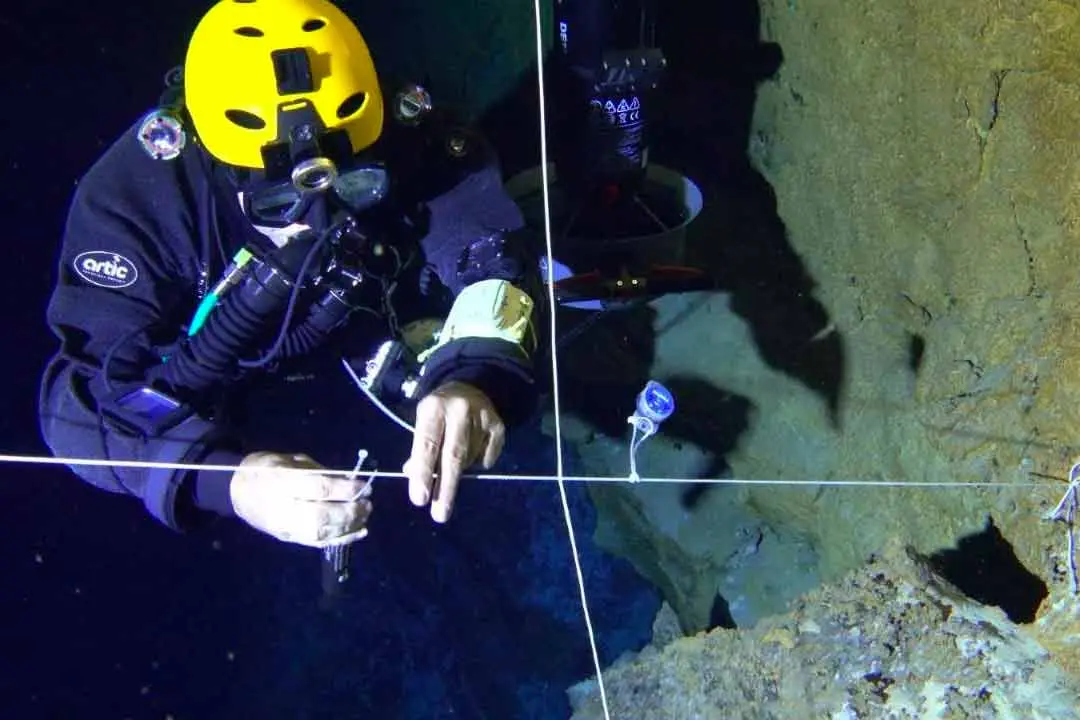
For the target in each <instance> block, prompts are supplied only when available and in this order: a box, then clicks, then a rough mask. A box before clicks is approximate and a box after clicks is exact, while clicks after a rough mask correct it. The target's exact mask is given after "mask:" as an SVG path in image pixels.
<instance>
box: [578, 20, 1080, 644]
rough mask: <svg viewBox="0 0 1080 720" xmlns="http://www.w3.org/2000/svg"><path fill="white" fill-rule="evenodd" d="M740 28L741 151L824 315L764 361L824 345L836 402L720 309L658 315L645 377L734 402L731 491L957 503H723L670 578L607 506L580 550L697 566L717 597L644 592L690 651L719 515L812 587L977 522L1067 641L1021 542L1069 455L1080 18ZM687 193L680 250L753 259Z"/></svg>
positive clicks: (810, 498) (631, 502)
mask: <svg viewBox="0 0 1080 720" xmlns="http://www.w3.org/2000/svg"><path fill="white" fill-rule="evenodd" d="M760 9H761V19H760V20H761V22H760V26H761V27H760V33H761V41H762V42H763V43H771V44H774V45H775V46H776V47H778V48H779V49H780V51H781V52H782V62H781V63H780V64H779V68H778V70H777V71H776V72H775V73H774V74H773V75H772V76H771V77H770V78H769V79H767V80H764V81H763V82H761V83H760V84H759V85H758V86H757V91H756V97H755V101H754V104H753V116H752V122H751V129H750V135H749V137H748V138H747V141H746V148H745V150H746V152H747V153H748V155H749V159H750V163H751V165H752V168H753V173H755V174H756V175H757V176H759V177H760V179H761V180H763V181H764V183H766V184H767V186H768V188H769V189H770V191H771V193H772V195H773V196H774V200H775V216H776V220H777V222H778V223H779V224H780V225H781V226H782V234H783V240H784V242H785V243H786V244H787V245H788V246H789V249H790V252H791V253H792V255H793V256H794V257H795V258H797V262H798V263H801V265H802V269H803V270H804V271H805V274H806V275H807V276H808V277H809V278H810V279H811V283H810V286H809V287H808V289H807V290H806V292H805V293H803V292H802V291H799V292H798V293H796V294H797V295H800V296H801V295H806V296H807V297H812V298H813V300H814V301H815V302H816V303H819V304H820V307H821V308H822V309H823V310H824V313H825V315H826V317H825V318H823V319H822V326H821V327H820V328H818V329H816V330H815V331H813V332H812V334H811V333H808V334H807V336H806V337H805V338H803V340H802V341H800V342H801V344H798V343H795V344H791V345H790V346H789V347H788V350H789V351H791V352H792V354H794V355H799V354H800V353H801V354H802V355H803V356H804V357H803V358H802V359H803V360H805V359H806V358H808V357H809V356H810V355H812V354H813V353H814V352H815V351H816V350H815V348H819V347H820V346H821V344H822V343H823V342H826V341H827V342H830V343H832V344H834V345H836V346H837V347H838V348H839V349H840V351H841V353H840V355H841V360H842V363H841V365H840V373H839V383H838V393H837V396H836V398H835V405H832V406H831V405H830V403H828V402H825V401H824V400H823V398H822V395H821V393H820V391H819V390H820V389H819V388H815V387H813V383H812V382H808V381H807V378H806V377H798V376H797V373H793V372H791V371H790V370H791V366H795V365H798V364H799V360H800V358H798V357H795V358H794V359H793V360H792V363H790V366H789V367H786V368H785V367H778V365H777V363H776V362H773V361H770V359H769V358H768V357H766V355H767V353H765V349H766V348H765V345H764V344H763V333H762V332H761V330H760V327H755V326H754V323H753V322H752V318H749V317H748V313H747V312H746V310H745V308H742V309H741V310H740V304H742V305H745V304H746V300H745V298H742V299H740V297H739V295H738V293H737V292H736V293H734V294H725V293H719V294H714V295H711V296H707V297H688V296H682V297H667V298H663V299H661V300H660V301H658V302H656V303H655V305H654V307H655V317H654V318H653V321H652V328H653V330H654V331H655V334H656V348H655V352H654V355H653V357H651V358H650V363H651V364H650V374H651V376H652V377H658V378H671V377H680V378H687V377H690V378H697V379H702V380H704V381H707V382H708V383H709V384H710V385H712V386H714V387H716V388H720V389H723V390H724V391H725V392H728V393H730V394H731V396H732V397H734V398H736V399H737V400H738V401H739V402H740V403H741V404H742V405H743V406H745V407H744V409H743V410H742V411H741V412H743V413H744V415H745V427H744V428H743V429H741V431H740V432H739V433H738V437H737V440H736V441H735V442H733V443H732V444H731V446H730V447H727V448H725V449H724V452H723V455H724V461H725V462H726V464H727V466H728V468H729V470H730V472H729V475H730V476H733V477H735V478H748V479H781V480H830V479H831V480H844V481H866V482H875V481H877V482H884V483H890V484H892V483H905V482H922V483H931V482H939V483H966V484H968V485H967V486H965V487H961V488H956V487H942V488H926V487H924V488H893V487H885V486H878V487H873V486H870V487H867V486H841V487H815V488H810V489H804V488H791V487H784V486H758V485H749V486H740V487H738V488H735V489H725V490H723V491H722V492H714V493H711V494H709V495H708V496H707V497H706V498H705V499H704V500H703V501H702V502H700V503H699V504H698V505H697V506H696V507H695V508H694V509H691V510H686V511H684V512H681V513H680V514H679V516H678V518H677V522H678V531H677V532H676V533H674V536H675V537H676V538H677V543H678V546H679V547H681V548H682V550H683V554H684V556H683V557H679V558H678V561H677V562H676V561H674V560H673V561H671V562H669V563H668V564H667V565H666V566H665V565H664V563H658V562H657V561H656V558H657V557H669V558H671V557H674V556H675V555H676V553H675V552H673V550H672V547H671V543H670V542H669V541H670V538H671V537H672V536H673V533H672V531H671V530H670V528H664V527H662V526H663V525H665V521H663V520H661V519H658V514H659V510H658V507H657V506H656V505H655V503H653V504H652V506H650V503H651V501H650V499H649V498H648V497H646V496H645V495H643V493H642V491H641V489H640V488H625V487H624V488H619V489H617V490H612V489H607V490H605V491H604V492H603V493H599V492H594V497H595V498H596V499H597V503H598V505H600V506H601V515H602V517H606V518H608V522H607V523H606V525H605V524H604V523H602V530H603V532H602V533H601V534H600V539H601V541H602V542H604V543H605V544H606V545H607V546H608V547H609V548H611V549H612V550H613V551H615V552H620V553H622V554H625V555H626V556H628V557H630V558H631V559H634V556H635V552H636V553H638V554H640V548H641V547H642V546H643V545H646V546H649V547H651V548H652V551H651V552H649V553H647V557H648V560H647V562H643V563H641V566H642V568H643V569H644V570H645V571H646V574H648V575H649V576H650V577H654V576H656V575H657V574H658V573H661V574H663V573H667V574H668V575H672V576H676V575H679V574H681V573H684V570H682V569H680V568H685V567H687V566H694V567H698V568H700V567H703V566H706V565H708V566H710V567H711V568H713V569H712V570H710V572H714V573H715V575H716V576H717V578H718V579H717V582H716V583H709V582H706V581H703V580H702V579H701V577H700V574H697V575H695V576H693V577H672V578H670V579H668V580H667V581H666V582H664V583H661V585H664V586H667V587H671V588H682V589H683V590H682V591H683V593H684V594H683V595H682V596H677V597H669V601H671V602H672V604H673V606H674V607H675V608H676V610H677V611H679V613H680V621H681V623H682V625H683V627H684V629H693V628H701V627H703V626H704V625H705V624H706V623H707V618H706V617H704V608H706V607H708V606H709V604H710V602H709V601H710V594H711V593H713V592H715V590H716V587H715V586H719V585H722V584H723V583H722V581H721V580H720V578H723V577H725V576H726V577H730V576H731V572H730V570H731V568H730V567H728V566H727V563H728V558H731V557H737V558H739V559H740V562H742V563H743V565H746V561H745V559H744V558H743V557H742V556H740V555H739V554H738V549H739V545H738V543H739V542H740V540H739V539H738V538H737V537H736V535H735V533H733V532H732V528H729V527H718V525H717V518H718V517H727V515H725V514H724V513H718V511H717V507H718V505H723V506H725V507H729V506H731V505H733V504H737V505H738V506H739V507H740V508H741V510H742V511H743V512H744V513H745V518H744V519H753V518H756V519H758V520H760V521H761V522H762V523H763V526H764V527H765V528H767V529H769V530H770V531H771V532H772V533H775V534H776V535H778V536H783V537H789V538H790V537H797V538H800V540H801V542H805V543H808V544H809V545H811V546H812V547H813V548H814V550H815V552H816V554H817V567H816V568H814V569H813V571H810V570H808V571H807V572H808V573H810V572H814V573H816V574H817V575H818V576H819V577H820V579H822V580H825V581H828V580H829V579H832V578H835V577H838V576H839V575H840V574H842V573H844V572H847V571H848V570H850V569H851V568H853V567H857V566H858V565H859V564H860V563H861V562H863V561H864V560H865V558H866V557H868V556H869V554H871V553H873V552H875V551H877V550H878V549H880V547H881V546H882V544H883V543H884V542H885V539H886V538H887V537H890V536H896V537H899V538H902V539H903V541H904V542H909V543H911V544H912V546H913V547H915V548H917V549H918V551H920V552H924V553H932V552H935V551H939V550H942V549H944V548H950V547H953V546H955V545H956V543H958V542H959V541H960V540H961V539H962V538H964V537H966V536H969V535H973V534H976V533H979V532H982V531H983V530H985V528H986V527H987V526H988V523H989V524H992V525H993V526H994V527H996V528H997V529H998V530H1000V532H1001V534H1002V536H1003V537H1004V539H1005V541H1006V542H1008V543H1009V544H1011V546H1012V548H1013V550H1014V551H1015V553H1016V558H1017V561H1018V563H1019V564H1020V565H1022V566H1023V567H1024V568H1026V569H1027V570H1028V571H1030V572H1031V573H1034V574H1035V575H1036V576H1038V577H1039V578H1041V579H1042V580H1043V581H1044V582H1045V583H1047V585H1048V588H1049V592H1050V595H1049V599H1048V600H1047V602H1045V603H1044V613H1045V612H1050V609H1051V608H1057V611H1059V612H1060V613H1063V616H1062V617H1058V618H1057V619H1056V620H1055V621H1054V623H1052V624H1054V625H1055V627H1058V628H1059V630H1060V627H1062V623H1064V624H1065V626H1072V627H1074V626H1075V623H1076V610H1075V608H1076V607H1077V606H1076V603H1075V602H1074V601H1072V600H1071V599H1070V597H1069V587H1068V582H1067V575H1066V572H1065V568H1066V558H1065V552H1064V551H1065V542H1064V533H1063V529H1062V527H1061V526H1060V524H1053V523H1048V522H1043V521H1041V520H1040V518H1041V516H1042V515H1043V514H1044V513H1045V512H1046V511H1047V510H1048V509H1050V508H1052V507H1053V506H1054V505H1055V504H1056V503H1057V502H1058V500H1059V498H1060V497H1061V495H1062V493H1063V491H1064V489H1065V486H1064V485H1063V484H1056V485H1055V484H1054V482H1053V481H1047V480H1045V479H1042V478H1038V477H1036V476H1033V475H1032V474H1031V473H1032V472H1037V473H1047V474H1052V475H1055V476H1062V475H1064V473H1065V472H1066V471H1067V467H1068V464H1069V463H1071V461H1072V459H1073V457H1074V455H1078V454H1080V453H1078V452H1077V451H1078V442H1077V440H1076V439H1075V432H1076V428H1078V427H1080V417H1078V414H1080V413H1078V407H1080V356H1078V354H1077V352H1076V351H1077V349H1078V346H1080V329H1078V327H1077V323H1076V322H1075V321H1074V318H1075V317H1076V316H1077V314H1078V313H1080V278H1078V277H1077V269H1076V261H1077V258H1078V254H1080V227H1078V212H1080V205H1078V203H1080V200H1078V196H1077V192H1076V190H1077V182H1078V179H1080V178H1078V171H1080V142H1078V137H1077V131H1076V127H1077V123H1078V121H1080V91H1078V88H1080V85H1078V81H1080V24H1078V21H1080V6H1078V5H1077V4H1076V3H1065V2H1050V3H1047V2H989V3H971V2H961V1H960V0H945V1H943V2H940V3H934V4H932V5H931V4H926V3H916V2H904V1H901V0H890V1H888V2H875V3H856V4H840V5H838V4H835V3H832V4H829V5H828V6H825V5H820V4H817V5H815V4H810V3H803V2H799V1H798V0H782V1H780V0H763V1H762V2H761V6H760ZM711 190H713V191H714V192H713V193H712V195H711V197H712V200H713V206H712V208H711V209H709V208H707V210H706V212H705V213H704V214H703V215H702V217H701V218H699V219H698V221H696V222H695V224H694V225H693V226H692V227H691V232H690V236H689V238H688V242H689V243H690V244H691V245H693V244H695V243H696V244H698V245H701V244H703V243H704V244H712V245H716V244H727V245H729V246H732V245H738V244H740V243H741V244H743V245H748V244H752V243H754V242H756V241H757V238H756V237H754V236H753V233H752V232H746V231H745V228H744V229H743V230H742V231H740V232H735V231H733V227H735V226H734V225H733V224H732V223H730V222H729V220H730V217H731V213H732V208H731V207H730V206H732V205H737V204H738V203H739V200H738V199H736V200H734V201H733V200H731V199H730V198H728V199H727V200H725V198H724V196H723V193H722V192H721V193H719V194H718V193H716V192H715V191H716V188H711ZM725 203H726V204H727V205H728V207H726V208H725V207H724V205H725ZM718 207H719V209H717V208H718ZM692 249H693V248H691V250H692ZM762 261H763V262H767V261H768V256H766V255H765V254H763V255H762ZM781 272H782V269H781V268H779V267H778V268H777V269H776V273H777V274H778V275H779V273H781ZM767 275H768V273H767V272H763V273H762V278H763V280H762V282H763V283H767V282H768V278H767ZM770 292H772V293H775V292H778V290H777V289H776V288H773V289H771V290H767V291H764V292H762V293H760V295H766V294H767V293H770ZM755 300H762V297H758V298H755ZM791 307H794V306H791ZM776 311H777V312H778V313H781V314H782V313H783V312H786V310H785V307H784V306H782V304H780V305H778V307H777V309H776ZM789 319H790V320H791V321H792V324H794V320H795V319H796V318H794V316H793V317H792V318H789ZM784 322H785V318H780V320H779V321H778V323H779V325H780V326H781V328H782V327H783V323H784ZM613 334H615V335H618V334H619V332H618V331H614V332H613ZM804 364H805V363H804ZM736 405H737V403H735V402H729V403H727V404H726V405H724V406H720V405H718V406H717V407H716V408H715V409H714V411H713V412H712V413H711V415H712V416H713V417H715V416H716V415H717V414H718V413H725V412H730V411H732V410H733V409H734V408H735V407H736ZM587 425H588V424H587V423H586V428H585V429H584V430H582V431H581V432H580V433H579V435H580V436H581V437H587V438H588V441H589V442H590V443H592V445H593V446H595V447H597V449H596V450H595V452H594V461H595V464H596V467H595V470H594V471H595V472H596V473H597V474H616V475H617V474H619V473H620V472H625V469H624V468H623V467H622V463H623V462H624V461H623V460H622V458H621V457H620V456H619V454H618V453H617V452H615V450H614V448H615V447H618V446H620V444H621V442H622V439H621V438H613V439H612V438H600V439H599V440H597V439H596V438H595V433H594V432H593V429H591V428H589V427H588V426H587ZM570 427H571V428H572V427H573V425H570ZM650 443H652V445H651V446H649V447H648V448H647V449H646V450H644V451H643V452H644V454H645V455H646V456H647V457H646V458H645V459H644V460H643V461H642V462H643V463H644V466H645V467H646V472H649V471H652V472H654V473H655V474H656V475H662V476H664V477H680V476H681V477H694V473H695V472H698V471H699V470H700V466H701V460H700V453H698V454H696V455H695V454H694V453H691V452H689V451H688V450H687V449H686V448H685V447H683V445H684V443H682V442H679V441H677V440H676V439H673V438H665V437H664V436H663V435H661V436H658V437H657V438H654V439H652V440H650ZM699 449H700V448H699ZM649 456H651V457H653V458H654V459H653V461H652V462H653V463H654V464H653V465H652V466H651V468H650V466H649V462H650V460H649ZM609 457H610V458H612V459H611V460H607V459H606V458H609ZM680 457H682V458H684V460H683V461H680V459H679V458H680ZM680 473H681V474H680ZM983 483H1007V484H1015V485H1014V486H1011V487H998V488H989V487H985V486H983V485H980V484H983ZM1025 483H1039V485H1038V486H1032V485H1030V484H1025ZM627 515H633V516H634V517H636V518H642V517H645V518H653V520H652V523H653V525H655V526H656V529H655V536H654V537H652V538H650V537H649V533H647V532H643V531H641V530H640V529H636V530H633V531H628V530H627V529H626V527H625V524H623V525H622V526H620V522H619V520H618V518H619V517H625V516H627ZM667 524H668V525H670V524H671V523H670V522H668V523H667ZM605 528H606V529H605ZM710 542H711V543H712V546H711V548H712V549H711V550H709V549H706V550H703V549H702V548H703V545H708V543H710ZM631 547H634V548H638V550H637V551H635V550H630V548H631ZM660 549H662V550H663V552H659V550H660ZM769 552H770V551H769V547H768V543H767V542H766V543H764V544H762V545H761V546H760V550H759V551H758V553H757V554H758V557H759V558H762V560H761V570H760V573H762V574H763V575H764V576H766V577H765V580H768V578H774V577H775V573H776V572H777V570H776V567H777V563H776V562H775V560H774V561H773V562H769V561H768V555H769ZM777 552H780V553H781V555H782V551H777ZM773 557H774V558H775V557H777V556H776V555H775V554H774V555H773ZM747 572H748V571H746V570H745V568H744V569H743V571H742V573H743V574H742V576H741V577H740V579H739V583H740V584H741V586H742V587H744V588H756V589H752V590H751V591H750V592H753V593H756V594H757V596H758V597H757V598H756V602H757V606H758V607H759V608H760V609H761V610H762V612H761V613H759V614H767V613H768V612H770V611H774V610H775V609H776V607H777V605H778V604H779V603H782V602H787V600H789V599H791V597H793V596H794V595H795V594H796V591H795V589H794V588H793V587H791V586H788V587H787V589H786V590H785V589H784V588H783V587H780V588H778V587H777V583H776V582H771V583H770V582H766V581H763V579H762V578H761V577H759V578H757V579H756V580H755V579H753V578H752V577H748V576H747V574H746V573H747ZM986 572H990V573H993V572H994V568H992V567H990V568H987V569H986ZM728 591H731V592H738V591H739V590H738V588H728V589H727V590H725V591H724V592H728ZM799 592H801V589H800V590H799ZM686 593H690V594H691V595H692V594H693V593H697V595H696V596H687V595H686ZM785 593H787V597H785ZM751 604H753V603H751ZM1043 622H1044V623H1045V622H1047V621H1046V618H1045V616H1044V620H1043ZM1058 637H1060V633H1058ZM1071 650H1072V651H1074V652H1075V651H1076V650H1077V648H1076V647H1075V646H1071Z"/></svg>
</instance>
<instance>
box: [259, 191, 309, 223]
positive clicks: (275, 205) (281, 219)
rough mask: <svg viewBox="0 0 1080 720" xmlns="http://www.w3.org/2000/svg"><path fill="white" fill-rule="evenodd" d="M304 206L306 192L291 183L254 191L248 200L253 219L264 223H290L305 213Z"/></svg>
mask: <svg viewBox="0 0 1080 720" xmlns="http://www.w3.org/2000/svg"><path fill="white" fill-rule="evenodd" d="M303 208H304V194H303V193H301V192H300V191H299V190H297V189H295V188H294V187H292V186H291V185H284V184H282V185H276V186H274V187H271V188H267V189H265V190H259V191H256V192H253V193H252V194H251V195H250V196H249V200H248V213H249V215H250V217H251V219H252V220H253V221H255V222H256V223H259V224H264V225H288V224H289V223H291V222H293V221H295V220H296V218H297V217H299V216H300V215H301V214H302V213H303Z"/></svg>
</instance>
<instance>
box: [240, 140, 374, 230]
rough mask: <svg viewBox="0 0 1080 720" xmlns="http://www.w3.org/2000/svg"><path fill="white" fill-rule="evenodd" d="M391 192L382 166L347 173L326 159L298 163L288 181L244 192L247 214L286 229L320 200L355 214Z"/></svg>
mask: <svg viewBox="0 0 1080 720" xmlns="http://www.w3.org/2000/svg"><path fill="white" fill-rule="evenodd" d="M389 189H390V175H389V173H388V172H387V170H386V168H385V167H383V166H382V165H380V164H376V163H371V164H360V165H355V166H353V167H351V168H348V169H346V170H339V169H338V167H337V165H336V164H335V163H334V162H333V161H332V160H330V159H328V158H326V157H314V158H311V159H309V160H305V161H303V162H300V163H297V165H296V166H295V167H294V168H293V169H292V172H291V173H290V175H289V177H288V178H285V179H282V180H279V181H277V182H266V181H262V182H254V183H251V184H250V185H248V187H246V188H244V190H243V191H242V202H243V206H244V214H245V215H247V217H248V219H249V220H250V221H251V222H252V223H254V224H256V225H263V226H267V227H284V226H287V225H291V224H292V223H295V222H297V221H299V220H300V219H301V218H302V217H304V215H306V214H307V212H308V211H309V210H310V209H311V206H312V204H313V203H314V202H316V200H317V199H319V198H326V199H328V200H329V201H331V203H332V204H334V205H336V206H338V207H340V208H341V209H342V210H346V211H348V212H350V213H352V214H354V215H356V214H359V213H361V212H363V211H364V210H367V209H368V208H371V207H373V206H374V205H377V204H378V203H379V202H381V201H382V200H383V198H385V197H386V195H387V193H388V191H389Z"/></svg>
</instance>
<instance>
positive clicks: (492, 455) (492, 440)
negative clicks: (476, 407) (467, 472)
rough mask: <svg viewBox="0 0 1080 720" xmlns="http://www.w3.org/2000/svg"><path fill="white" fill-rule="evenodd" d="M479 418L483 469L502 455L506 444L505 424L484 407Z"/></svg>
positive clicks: (489, 466)
mask: <svg viewBox="0 0 1080 720" xmlns="http://www.w3.org/2000/svg"><path fill="white" fill-rule="evenodd" d="M481 418H482V419H481V427H482V428H483V429H484V437H485V443H484V458H483V464H484V469H485V470H490V469H491V467H492V466H493V465H494V464H495V463H496V461H498V459H499V456H500V455H502V451H503V446H504V445H505V444H506V426H505V425H503V421H502V419H500V418H499V416H498V415H496V414H495V413H494V412H492V411H491V410H487V409H485V410H484V411H483V412H482V414H481Z"/></svg>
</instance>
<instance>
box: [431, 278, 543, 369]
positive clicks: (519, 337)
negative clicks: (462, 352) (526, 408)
mask: <svg viewBox="0 0 1080 720" xmlns="http://www.w3.org/2000/svg"><path fill="white" fill-rule="evenodd" d="M533 307H534V303H533V299H532V298H531V297H529V295H528V293H526V292H525V291H524V290H522V289H521V288H518V287H516V286H515V285H513V284H511V283H510V282H508V281H506V280H482V281H480V282H477V283H473V284H472V285H469V286H468V287H466V288H465V289H464V290H462V291H461V292H460V293H459V294H458V296H457V298H456V299H455V300H454V306H453V307H452V308H450V314H449V315H448V316H447V318H446V322H445V323H444V324H443V327H442V330H441V331H440V332H439V340H438V342H437V343H435V345H433V346H432V347H430V348H429V349H427V350H425V351H424V352H423V353H421V354H420V356H419V358H418V359H419V361H420V362H422V363H423V362H426V361H427V359H428V358H429V357H430V356H431V355H432V353H434V352H435V351H436V350H438V349H439V348H441V347H443V346H444V345H447V344H449V343H451V342H453V341H455V340H461V339H463V338H491V339H496V340H507V341H509V342H512V343H514V345H516V346H517V347H518V348H519V349H520V350H521V352H522V354H524V355H525V357H526V358H528V357H531V355H532V353H533V351H534V350H536V342H537V341H536V330H535V328H534V327H533V320H532V316H533Z"/></svg>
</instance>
